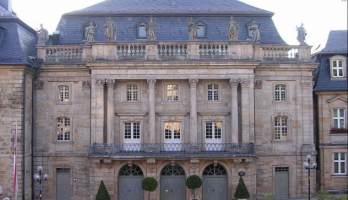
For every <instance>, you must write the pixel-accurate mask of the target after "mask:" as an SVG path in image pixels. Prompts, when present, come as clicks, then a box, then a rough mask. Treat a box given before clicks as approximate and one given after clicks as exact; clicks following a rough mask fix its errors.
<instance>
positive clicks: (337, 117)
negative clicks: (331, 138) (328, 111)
mask: <svg viewBox="0 0 348 200" xmlns="http://www.w3.org/2000/svg"><path fill="white" fill-rule="evenodd" d="M342 113H343V117H342V116H341V114H342ZM341 120H343V126H342V127H341ZM336 122H337V123H336ZM332 128H338V129H340V128H346V109H344V108H334V109H332Z"/></svg>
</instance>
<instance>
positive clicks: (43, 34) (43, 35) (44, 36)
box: [37, 24, 48, 45]
mask: <svg viewBox="0 0 348 200" xmlns="http://www.w3.org/2000/svg"><path fill="white" fill-rule="evenodd" d="M37 39H38V40H37V43H38V45H45V44H46V42H47V41H48V31H47V30H46V29H45V28H44V27H43V25H42V24H40V29H39V30H38V31H37Z"/></svg>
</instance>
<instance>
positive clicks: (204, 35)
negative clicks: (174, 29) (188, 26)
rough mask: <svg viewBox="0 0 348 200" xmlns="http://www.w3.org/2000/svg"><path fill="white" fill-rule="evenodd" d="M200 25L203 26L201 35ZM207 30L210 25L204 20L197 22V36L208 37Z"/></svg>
mask: <svg viewBox="0 0 348 200" xmlns="http://www.w3.org/2000/svg"><path fill="white" fill-rule="evenodd" d="M198 27H203V31H204V32H203V35H200V34H199V33H200V32H199V30H200V29H199V28H198ZM207 30H208V27H207V25H206V24H205V23H203V22H197V23H196V31H197V38H206V37H207V35H208V34H207Z"/></svg>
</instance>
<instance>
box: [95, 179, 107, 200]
mask: <svg viewBox="0 0 348 200" xmlns="http://www.w3.org/2000/svg"><path fill="white" fill-rule="evenodd" d="M96 200H110V195H109V192H108V190H107V189H106V187H105V184H104V181H101V182H100V185H99V189H98V193H97V196H96Z"/></svg>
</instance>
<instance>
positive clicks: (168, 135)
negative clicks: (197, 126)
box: [164, 122, 181, 139]
mask: <svg viewBox="0 0 348 200" xmlns="http://www.w3.org/2000/svg"><path fill="white" fill-rule="evenodd" d="M180 129H181V123H180V122H166V123H164V139H180V138H181V133H180V132H181V130H180Z"/></svg>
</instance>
